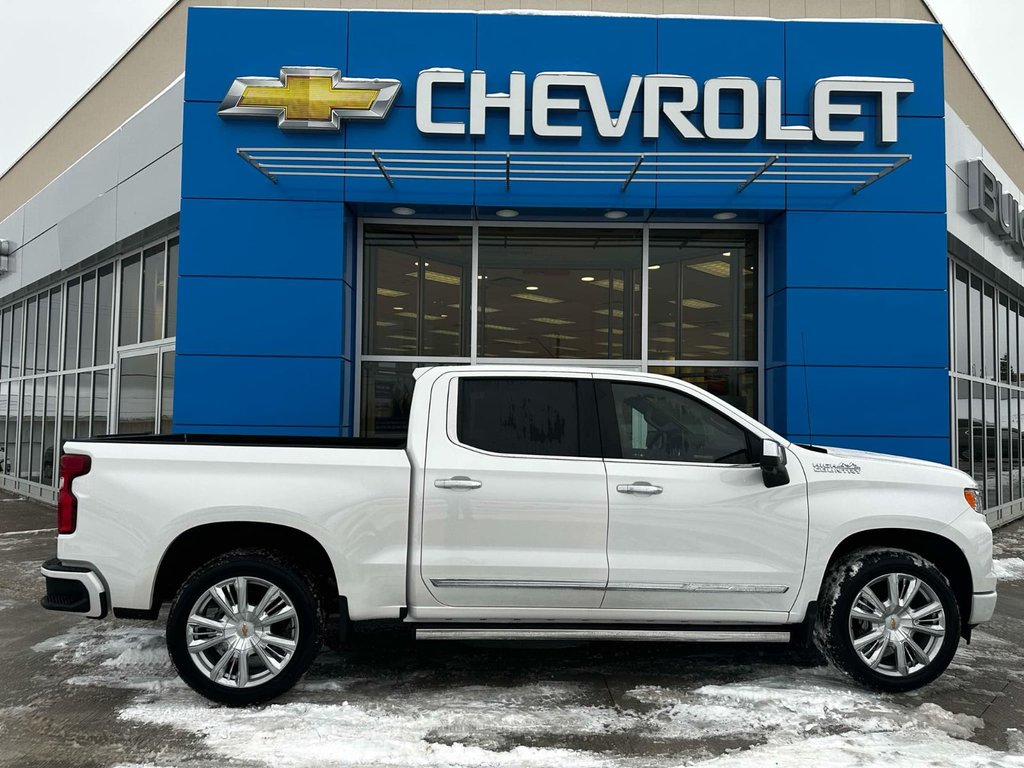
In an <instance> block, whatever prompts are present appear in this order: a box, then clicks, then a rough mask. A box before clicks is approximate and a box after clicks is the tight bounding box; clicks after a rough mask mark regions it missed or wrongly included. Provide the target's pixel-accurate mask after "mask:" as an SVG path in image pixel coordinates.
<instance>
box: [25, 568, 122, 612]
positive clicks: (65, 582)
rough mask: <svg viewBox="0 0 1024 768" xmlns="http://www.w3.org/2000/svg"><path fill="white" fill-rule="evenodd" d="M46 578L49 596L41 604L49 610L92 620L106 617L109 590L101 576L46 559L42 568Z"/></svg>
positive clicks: (85, 569)
mask: <svg viewBox="0 0 1024 768" xmlns="http://www.w3.org/2000/svg"><path fill="white" fill-rule="evenodd" d="M39 570H40V572H41V573H42V574H43V576H44V577H45V578H46V595H45V596H44V597H43V599H42V600H40V601H39V602H40V604H41V605H42V606H43V608H45V609H47V610H48V611H66V612H68V613H81V614H83V615H84V616H86V617H87V618H90V619H102V618H103V617H104V616H106V615H107V605H108V602H107V590H106V588H105V587H104V586H103V582H102V581H101V580H100V577H99V576H98V575H97V574H96V573H95V572H93V571H92V570H90V569H89V568H87V567H84V566H78V565H64V563H62V562H61V561H60V560H57V559H53V560H47V561H46V562H45V563H43V566H42V568H40V569H39Z"/></svg>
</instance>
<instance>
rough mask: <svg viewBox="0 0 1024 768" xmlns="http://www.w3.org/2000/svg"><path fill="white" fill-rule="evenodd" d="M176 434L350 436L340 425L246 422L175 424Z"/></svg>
mask: <svg viewBox="0 0 1024 768" xmlns="http://www.w3.org/2000/svg"><path fill="white" fill-rule="evenodd" d="M174 432H175V433H176V434H179V435H180V434H184V433H192V434H196V435H257V436H259V435H279V436H282V437H294V436H300V437H348V436H349V434H350V433H346V432H344V431H343V430H341V429H339V428H338V427H272V426H260V425H255V426H254V425H252V424H246V425H244V426H239V425H237V424H178V423H177V422H175V424H174Z"/></svg>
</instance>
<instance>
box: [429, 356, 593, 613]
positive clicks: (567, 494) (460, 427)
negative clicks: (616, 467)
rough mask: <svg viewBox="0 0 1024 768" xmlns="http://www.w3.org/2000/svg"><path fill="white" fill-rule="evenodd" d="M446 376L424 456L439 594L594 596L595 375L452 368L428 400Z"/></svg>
mask: <svg viewBox="0 0 1024 768" xmlns="http://www.w3.org/2000/svg"><path fill="white" fill-rule="evenodd" d="M445 385H446V386H447V412H446V419H445V420H440V419H438V420H434V419H433V416H434V414H436V413H438V412H437V411H436V410H434V409H433V407H432V410H431V416H432V420H431V422H430V425H429V430H428V436H427V450H426V457H425V470H424V477H425V482H424V488H423V500H424V502H423V520H422V534H421V536H422V552H421V567H420V570H421V577H422V580H423V583H424V585H425V586H426V588H427V589H428V590H429V591H430V593H431V594H432V595H433V596H434V598H435V599H436V600H437V601H438V602H439V603H441V604H444V605H448V606H460V607H467V606H488V607H524V608H563V607H573V608H597V607H599V606H600V604H601V599H602V597H603V596H604V588H605V584H606V583H607V580H608V559H607V554H606V544H607V534H608V492H607V483H606V478H605V469H604V462H603V460H602V457H601V450H600V439H599V433H598V427H597V412H596V398H595V395H594V384H593V379H592V378H590V377H589V376H580V375H579V374H574V375H565V374H558V373H553V374H544V375H543V377H538V376H537V374H533V375H532V376H531V375H523V376H518V375H515V374H514V373H511V374H508V375H502V376H500V377H495V375H494V374H493V373H491V374H489V375H477V374H474V373H473V372H471V371H470V372H466V373H460V374H458V375H455V374H452V375H451V376H450V377H449V379H448V380H447V381H446V380H445V379H440V380H439V381H438V382H437V383H436V384H435V390H434V394H433V395H432V397H431V400H432V406H433V401H434V398H435V397H436V396H437V394H438V391H437V388H438V387H441V386H445ZM442 391H443V390H442Z"/></svg>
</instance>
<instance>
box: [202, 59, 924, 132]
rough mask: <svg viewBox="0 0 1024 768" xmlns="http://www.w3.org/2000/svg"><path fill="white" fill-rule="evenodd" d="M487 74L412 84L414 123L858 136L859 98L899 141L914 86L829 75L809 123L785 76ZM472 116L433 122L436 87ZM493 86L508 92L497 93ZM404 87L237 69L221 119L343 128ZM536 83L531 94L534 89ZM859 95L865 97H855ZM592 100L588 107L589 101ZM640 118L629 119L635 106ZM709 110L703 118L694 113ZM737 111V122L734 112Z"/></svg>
mask: <svg viewBox="0 0 1024 768" xmlns="http://www.w3.org/2000/svg"><path fill="white" fill-rule="evenodd" d="M495 80H496V79H492V80H490V81H489V80H488V75H487V73H486V72H484V71H481V70H473V71H472V72H470V73H469V74H468V77H467V73H466V72H465V71H464V70H461V69H445V68H433V69H426V70H423V71H422V72H420V74H419V77H418V78H417V80H416V127H417V128H418V129H419V131H420V132H421V133H423V134H425V135H428V136H429V135H440V136H460V135H466V134H467V133H468V134H469V135H472V136H484V135H486V132H487V115H488V114H489V113H491V114H493V113H501V114H502V115H503V116H504V117H505V126H506V132H507V134H508V135H509V136H510V137H518V136H525V135H526V131H527V107H529V109H530V116H531V119H530V121H529V122H530V126H529V127H530V129H531V130H532V132H533V133H534V134H535V135H537V136H541V137H551V138H580V137H582V135H583V126H582V125H581V124H580V123H579V121H578V120H573V119H571V118H570V117H569V116H578V115H579V114H580V113H581V112H584V111H589V113H590V116H591V119H593V121H594V126H595V128H596V130H597V134H598V135H599V136H601V137H602V138H606V139H618V138H622V137H623V136H624V135H625V133H626V130H627V129H628V128H629V125H630V122H631V121H632V120H634V119H637V120H640V121H641V122H642V131H643V137H644V138H645V139H657V138H659V136H660V135H661V133H662V131H663V130H664V129H665V126H666V125H667V126H669V127H670V129H671V130H673V131H675V132H676V133H677V134H679V136H681V137H682V138H683V139H691V140H704V139H713V140H726V141H749V140H751V139H755V138H758V137H761V138H763V139H764V140H765V141H778V142H810V141H818V142H825V143H853V144H856V143H860V142H863V141H864V140H865V132H864V131H863V130H860V129H854V128H852V127H850V126H848V125H847V126H843V125H842V121H844V120H846V121H848V120H849V119H851V118H856V117H860V116H861V115H862V114H863V104H862V101H863V100H865V99H871V100H876V101H877V106H878V110H877V117H876V118H875V120H876V121H877V136H876V139H877V141H878V143H879V144H894V143H896V141H897V140H898V138H899V124H898V119H897V118H898V116H899V115H898V103H899V99H900V98H901V97H903V96H906V95H908V94H911V93H913V92H914V83H913V81H911V80H908V79H906V78H899V77H846V76H840V77H826V78H823V79H820V80H818V81H817V82H816V83H815V85H814V88H813V89H812V91H811V93H810V96H809V104H808V110H809V112H808V113H809V114H810V116H811V125H809V126H808V125H799V124H786V122H785V120H784V119H783V111H784V109H783V82H782V80H781V79H780V78H778V77H768V78H766V79H765V80H764V82H762V83H758V82H757V81H755V80H753V79H751V78H748V77H714V78H711V79H709V80H707V81H706V82H704V83H703V85H700V84H698V82H697V81H696V80H695V79H694V78H692V77H689V76H687V75H675V74H651V75H644V76H641V75H632V76H631V77H630V79H629V84H628V85H627V86H626V91H625V93H623V94H621V95H618V94H608V93H607V92H606V90H605V87H604V85H603V83H602V82H601V78H600V76H599V75H596V74H593V73H590V72H540V73H538V74H536V75H535V76H534V78H533V82H532V84H531V87H530V88H529V89H528V88H527V76H526V74H525V73H524V72H518V71H516V72H511V73H509V74H508V75H507V76H506V77H505V78H503V79H502V82H500V83H496V82H495ZM467 81H468V86H469V87H468V106H469V124H468V125H467V124H466V122H465V121H451V120H448V121H445V120H439V119H437V115H436V114H435V111H434V100H435V96H436V94H437V92H438V91H439V90H441V89H459V90H462V91H466V90H467V88H466V86H467ZM495 85H497V86H498V87H503V88H505V89H507V90H505V91H501V92H490V88H492V87H494V86H495ZM400 89H401V83H400V82H399V81H398V80H393V79H359V78H350V77H342V76H341V74H340V71H339V70H337V69H328V68H322V67H284V68H282V69H281V74H280V77H278V78H267V77H240V78H238V79H236V80H235V81H234V83H233V84H232V86H231V89H230V90H229V91H228V94H227V96H225V98H224V101H223V102H222V103H221V105H220V109H219V110H218V114H219V115H220V116H221V117H228V118H232V117H274V118H276V119H277V120H278V125H279V127H281V128H282V129H284V130H335V131H336V130H340V129H341V121H342V120H346V119H347V120H352V119H378V120H380V119H383V118H385V117H386V116H387V114H388V111H389V110H390V108H391V105H392V104H393V103H394V100H395V98H396V97H397V95H398V92H399V90H400ZM528 91H529V92H528ZM851 96H859V97H861V99H860V100H856V99H854V100H851V99H850V97H851ZM584 102H585V103H584ZM725 103H735V104H738V105H739V115H738V116H732V115H729V116H726V115H725V112H724V110H723V104H725ZM638 104H639V105H640V106H641V112H642V114H640V115H638V116H637V117H634V116H633V112H634V109H635V108H636V106H637V105H638ZM698 113H700V114H702V117H701V118H699V119H698V117H697V114H698ZM737 118H738V119H737Z"/></svg>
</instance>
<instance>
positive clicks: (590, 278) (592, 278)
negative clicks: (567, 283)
mask: <svg viewBox="0 0 1024 768" xmlns="http://www.w3.org/2000/svg"><path fill="white" fill-rule="evenodd" d="M596 279H597V278H594V277H591V276H590V275H587V276H586V277H581V278H580V280H582V281H583V282H584V283H592V282H594V280H596Z"/></svg>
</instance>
